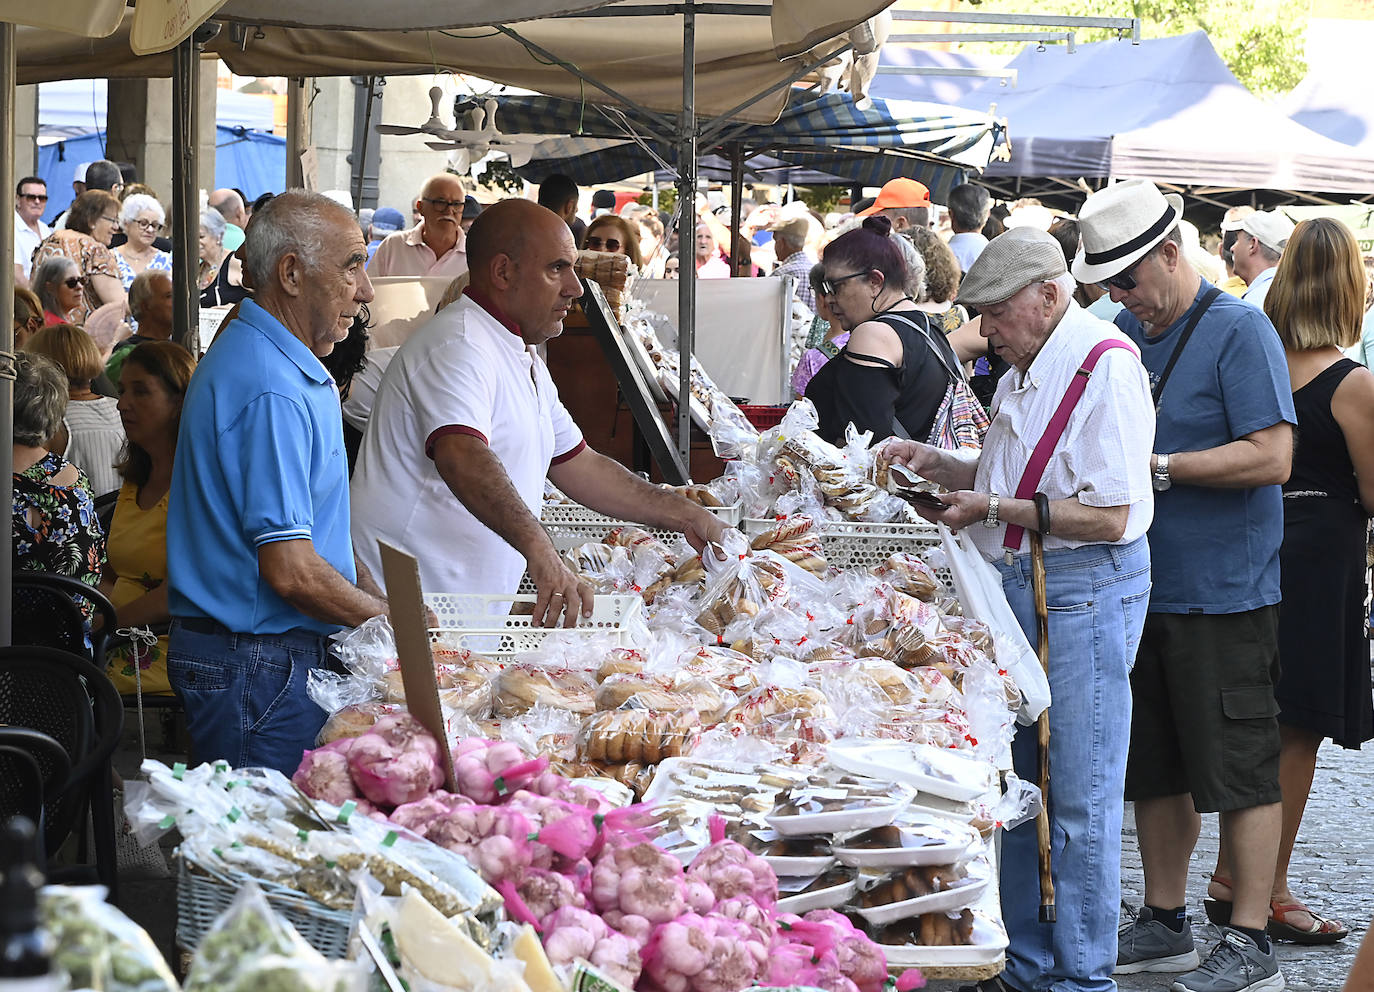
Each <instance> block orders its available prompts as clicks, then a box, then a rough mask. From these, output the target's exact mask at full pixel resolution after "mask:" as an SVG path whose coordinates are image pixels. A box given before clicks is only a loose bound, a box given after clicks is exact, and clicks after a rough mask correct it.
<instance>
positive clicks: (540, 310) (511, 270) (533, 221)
mask: <svg viewBox="0 0 1374 992" xmlns="http://www.w3.org/2000/svg"><path fill="white" fill-rule="evenodd" d="M467 252H468V272H469V273H470V274H471V276H472V284H471V285H472V290H473V292H474V293H477V294H478V295H479V296H480V297H482V298H484V299H486V300H489V301H490V302H491V303H492V305H493V306H495V307H496V309H497V310H498V311H499V312H500V313H502V314H504V315H505V319H506V320H507V321H509V322H511V323H513V324H514V325H515V326H517V327H519V329H520V331H519V333H520V336H521V337H523V338H524V339H525V341H526V343H527V344H532V345H535V344H542V343H544V342H545V341H547V340H548V339H549V338H551V337H555V336H556V335H558V334H560V333H562V331H563V318H564V317H566V316H567V314H568V308H569V307H571V306H572V304H573V302H574V301H575V300H576V299H577V298H578V297H579V296H581V295H582V285H581V283H580V282H579V281H578V278H577V274H576V272H575V271H574V268H575V264H576V261H577V247H576V246H575V245H574V244H573V239H572V232H571V231H570V230H568V225H567V224H566V223H564V222H563V218H561V217H559V216H558V215H557V214H556V213H554V212H553V211H552V210H550V209H548V208H547V207H541V206H540V205H539V204H537V203H535V202H533V201H531V200H502V201H501V202H500V203H497V204H494V205H492V206H490V207H488V208H487V209H486V210H484V211H482V215H481V216H480V217H478V218H477V220H475V221H473V224H472V228H471V230H469V231H468V242H467Z"/></svg>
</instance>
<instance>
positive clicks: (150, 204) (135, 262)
mask: <svg viewBox="0 0 1374 992" xmlns="http://www.w3.org/2000/svg"><path fill="white" fill-rule="evenodd" d="M119 220H120V226H122V227H123V228H124V234H125V236H126V237H127V238H128V240H127V241H125V242H124V243H123V244H122V245H120V246H119V247H118V248H116V249H114V255H115V263H116V264H117V265H118V266H119V279H120V282H122V283H123V284H124V291H125V292H126V293H127V292H128V291H129V287H130V286H132V285H133V282H134V278H135V277H136V276H138V275H139V274H140V273H142V272H171V271H172V256H171V254H170V253H169V252H165V251H162V250H161V249H160V248H158V247H157V245H155V244H153V242H154V241H155V240H156V239H157V236H158V235H159V234H161V233H162V227H163V225H164V224H165V223H166V222H167V212H166V211H165V210H163V209H162V204H160V203H158V202H157V198H156V197H152V196H149V195H148V194H147V193H134V194H132V195H130V196H127V197H125V199H124V204H123V206H122V207H121V208H120V212H119Z"/></svg>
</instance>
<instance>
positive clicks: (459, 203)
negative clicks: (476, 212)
mask: <svg viewBox="0 0 1374 992" xmlns="http://www.w3.org/2000/svg"><path fill="white" fill-rule="evenodd" d="M421 199H422V200H424V201H425V202H426V203H428V204H429V205H430V206H431V207H433V208H434V209H435V210H437V211H439V212H440V213H444V212H446V211H449V210H462V209H463V204H464V203H465V202H466V201H464V200H445V199H443V198H442V197H435V196H425V197H421Z"/></svg>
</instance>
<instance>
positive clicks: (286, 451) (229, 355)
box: [167, 300, 357, 634]
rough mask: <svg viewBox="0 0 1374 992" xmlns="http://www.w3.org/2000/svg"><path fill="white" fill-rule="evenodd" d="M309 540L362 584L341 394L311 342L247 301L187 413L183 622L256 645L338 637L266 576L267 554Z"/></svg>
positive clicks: (172, 574)
mask: <svg viewBox="0 0 1374 992" xmlns="http://www.w3.org/2000/svg"><path fill="white" fill-rule="evenodd" d="M300 539H308V540H310V541H311V542H313V544H314V546H315V551H316V553H317V554H319V555H320V557H322V558H323V559H324V560H325V561H327V562H328V563H329V564H330V565H332V566H334V568H336V569H338V571H339V572H340V573H341V574H342V575H343V576H344V578H346V579H348V580H349V581H350V582H353V581H356V579H357V571H356V569H355V567H354V560H353V546H352V543H351V541H350V538H349V504H348V460H347V458H346V456H345V454H344V443H343V419H342V416H341V414H340V410H339V390H338V387H337V386H336V385H335V384H334V380H333V379H332V378H331V377H330V375H329V373H328V372H327V371H325V368H324V366H323V365H322V364H320V360H319V359H318V358H316V357H315V356H314V355H313V354H312V353H311V351H310V349H309V348H307V347H306V346H305V344H304V343H303V342H302V341H301V340H300V339H299V338H297V337H296V336H295V335H293V334H292V333H291V332H290V331H288V330H287V329H286V328H285V327H283V326H282V324H281V323H280V322H279V321H278V320H277V319H276V318H275V317H273V316H272V315H271V314H269V313H268V312H267V311H266V310H264V309H262V307H260V306H258V305H257V304H256V303H254V302H253V301H252V300H244V301H243V305H242V307H241V309H240V310H239V315H238V317H237V318H236V319H235V320H233V321H231V322H230V323H229V324H228V325H226V326H225V328H224V329H223V330H221V331H220V332H219V334H218V335H217V336H216V338H215V344H214V347H213V348H211V349H210V350H209V351H208V352H207V353H206V355H205V358H204V359H203V360H202V361H201V363H200V365H199V366H198V367H197V368H196V371H195V374H194V375H193V376H192V377H191V384H190V386H189V388H188V389H187V390H186V399H185V402H184V403H183V404H182V408H181V430H180V433H179V435H178V437H177V457H176V464H175V466H174V468H173V470H172V488H171V493H170V496H169V498H168V508H167V584H168V605H169V606H170V611H171V614H172V616H174V617H207V618H210V619H213V620H218V621H219V622H220V623H222V624H224V625H225V626H226V627H228V628H229V629H230V630H233V631H238V632H240V633H250V634H279V633H283V632H285V631H288V630H292V629H296V628H304V629H307V630H312V631H315V632H317V633H321V634H329V633H333V632H334V631H336V630H338V629H339V625H338V624H333V623H325V622H323V621H320V620H316V619H313V618H311V617H308V616H306V615H305V614H303V613H301V612H300V611H299V610H297V609H296V608H295V607H293V606H291V605H290V604H288V603H287V602H286V601H285V600H283V599H282V598H281V597H280V596H278V595H277V594H276V592H275V591H273V589H272V588H271V586H269V585H268V584H267V583H266V582H265V581H264V580H263V579H262V578H261V577H260V576H259V574H258V548H259V547H261V546H262V545H264V544H268V543H271V542H273V541H293V540H300Z"/></svg>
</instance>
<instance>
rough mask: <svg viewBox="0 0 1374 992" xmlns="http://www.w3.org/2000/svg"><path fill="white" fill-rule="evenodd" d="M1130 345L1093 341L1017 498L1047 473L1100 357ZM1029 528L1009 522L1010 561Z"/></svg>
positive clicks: (1004, 544) (1027, 493)
mask: <svg viewBox="0 0 1374 992" xmlns="http://www.w3.org/2000/svg"><path fill="white" fill-rule="evenodd" d="M1130 347H1131V346H1130V345H1129V344H1127V343H1126V342H1125V341H1122V340H1121V339H1120V338H1108V339H1107V340H1105V341H1099V342H1098V343H1097V344H1095V345H1093V349H1092V351H1090V352H1088V357H1086V358H1085V359H1083V364H1082V365H1080V366H1079V367H1078V371H1077V372H1075V373H1074V375H1073V379H1071V380H1070V381H1069V388H1068V389H1066V390H1065V391H1064V398H1063V399H1062V400H1060V401H1059V406H1058V408H1057V409H1056V410H1055V411H1054V416H1052V417H1051V418H1050V422H1049V425H1048V426H1047V427H1046V428H1045V433H1044V434H1042V435H1041V436H1040V440H1039V441H1038V442H1037V443H1036V445H1035V450H1034V451H1032V452H1031V457H1030V461H1029V462H1028V463H1027V464H1026V471H1025V472H1023V473H1022V474H1021V481H1020V483H1018V484H1017V486H1016V498H1017V499H1030V498H1031V497H1032V496H1034V495H1035V489H1036V487H1037V486H1039V485H1040V479H1041V477H1042V476H1043V475H1044V474H1045V466H1046V465H1048V464H1049V463H1050V455H1052V454H1054V447H1055V445H1057V444H1058V443H1059V439H1060V438H1061V437H1063V436H1064V430H1065V429H1066V428H1067V427H1068V426H1069V417H1070V416H1072V414H1073V410H1074V407H1076V406H1077V405H1078V401H1079V400H1080V399H1082V397H1083V390H1085V389H1087V388H1088V379H1089V378H1090V377H1091V376H1092V374H1093V369H1094V368H1095V367H1096V366H1097V360H1098V359H1099V358H1101V357H1102V356H1103V355H1105V354H1106V353H1107V352H1108V351H1110V350H1111V349H1113V348H1126V349H1128V350H1130ZM1025 532H1026V529H1025V528H1024V527H1019V526H1017V525H1016V524H1007V536H1006V539H1005V540H1004V541H1003V542H1002V547H1003V548H1005V549H1006V552H1007V559H1008V561H1010V559H1011V556H1012V555H1013V554H1015V553H1016V551H1017V550H1018V549H1019V548H1020V547H1021V538H1022V536H1023V535H1024V534H1025Z"/></svg>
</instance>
